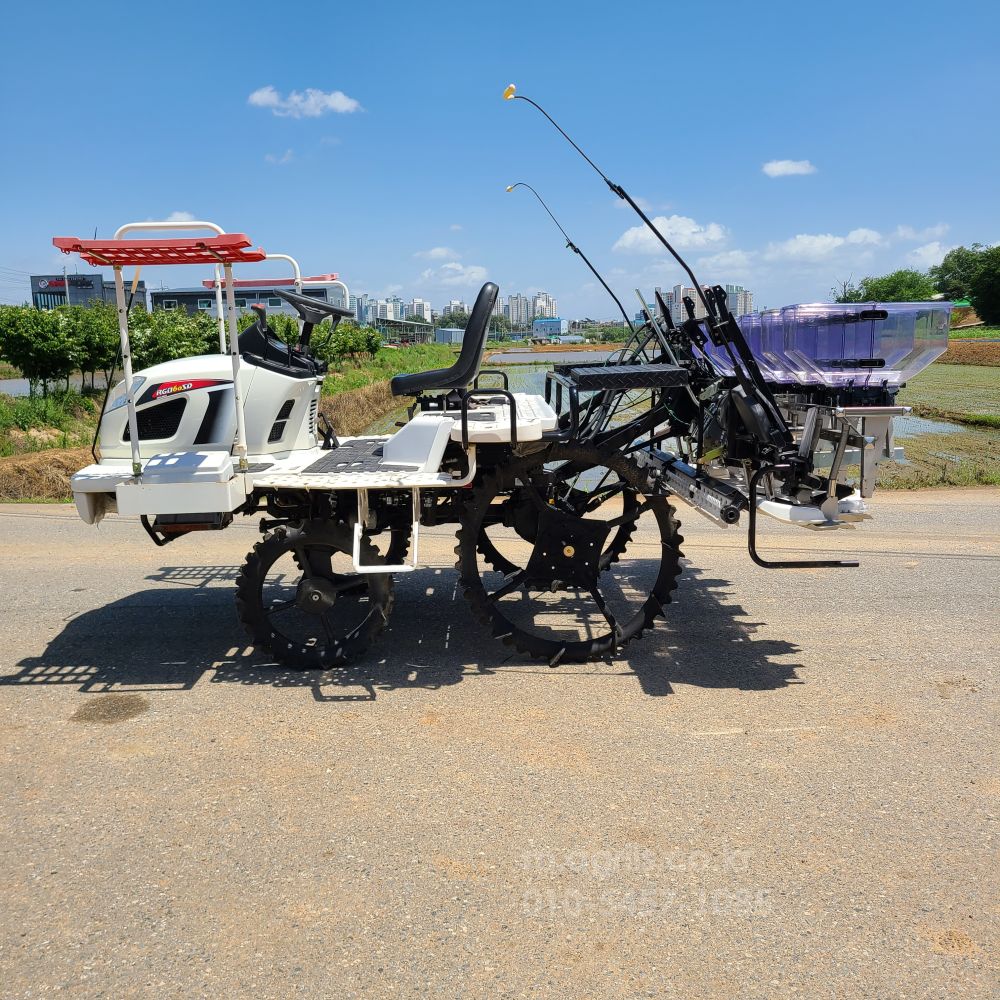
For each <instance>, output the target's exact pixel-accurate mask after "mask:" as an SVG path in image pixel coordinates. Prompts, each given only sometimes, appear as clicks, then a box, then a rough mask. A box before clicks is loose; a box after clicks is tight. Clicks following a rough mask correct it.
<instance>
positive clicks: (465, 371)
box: [391, 281, 500, 396]
mask: <svg viewBox="0 0 1000 1000" xmlns="http://www.w3.org/2000/svg"><path fill="white" fill-rule="evenodd" d="M499 292H500V289H499V288H498V287H497V286H496V285H494V284H493V282H492V281H487V282H486V284H485V285H483V287H482V288H481V289H480V290H479V295H478V296H477V297H476V304H475V305H474V306H473V307H472V315H470V316H469V322H468V324H467V325H466V327H465V336H464V337H463V338H462V350H461V351H459V354H458V359H457V360H456V362H455V363H454V364H453V365H452V366H451V367H450V368H435V369H433V370H432V371H429V372H413V373H412V374H409V375H394V376H393V378H392V382H391V386H392V394H393V395H394V396H416V395H417V393H420V392H427V391H429V390H431V389H465V388H466V387H467V386H469V385H471V384H472V382H473V381H474V380H475V378H476V376H477V375H478V374H479V366H480V364H481V363H482V360H483V351H484V350H485V349H486V335H487V333H488V332H489V328H490V316H491V315H492V314H493V306H494V304H495V303H496V300H497V295H498V294H499Z"/></svg>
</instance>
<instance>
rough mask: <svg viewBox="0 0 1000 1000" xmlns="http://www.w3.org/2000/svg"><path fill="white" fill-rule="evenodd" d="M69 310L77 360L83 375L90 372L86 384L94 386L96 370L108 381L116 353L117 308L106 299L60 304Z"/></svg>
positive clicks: (117, 346)
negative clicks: (71, 304) (79, 303)
mask: <svg viewBox="0 0 1000 1000" xmlns="http://www.w3.org/2000/svg"><path fill="white" fill-rule="evenodd" d="M60 308H62V309H68V310H70V311H71V312H72V314H73V336H74V339H75V341H76V353H77V364H78V365H79V368H80V373H81V374H82V375H83V376H86V375H87V374H88V373H89V374H90V387H91V389H93V388H95V385H94V381H95V377H96V375H97V372H99V371H100V372H103V373H104V380H105V382H110V381H111V378H112V375H113V371H112V369H113V368H114V365H115V359H116V358H117V357H118V348H119V335H118V309H117V307H116V306H114V305H112V304H111V303H110V302H94V303H93V304H92V305H90V306H62V307H60Z"/></svg>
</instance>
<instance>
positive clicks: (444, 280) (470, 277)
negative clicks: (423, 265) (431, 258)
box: [420, 260, 486, 287]
mask: <svg viewBox="0 0 1000 1000" xmlns="http://www.w3.org/2000/svg"><path fill="white" fill-rule="evenodd" d="M420 280H421V281H425V282H428V283H430V284H435V285H444V286H447V287H456V286H466V285H477V284H480V283H481V282H483V281H485V280H486V268H485V267H481V266H480V265H479V264H459V263H458V261H454V260H453V261H450V262H449V263H447V264H442V265H441V266H440V267H437V268H433V267H429V268H427V270H426V271H424V272H422V273H421V275H420Z"/></svg>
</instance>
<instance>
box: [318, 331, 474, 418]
mask: <svg viewBox="0 0 1000 1000" xmlns="http://www.w3.org/2000/svg"><path fill="white" fill-rule="evenodd" d="M454 363H455V351H454V350H453V348H452V347H451V346H450V345H448V344H413V345H412V346H410V347H399V348H395V349H394V348H389V347H383V348H382V349H381V350H380V351H379V352H378V353H377V354H376V355H375V357H374V358H372V359H370V360H365V361H361V362H358V363H357V364H355V363H353V362H345V363H344V365H343V367H341V368H340V369H338V370H336V371H334V369H333V366H332V365H331V366H330V371H329V372H328V373H327V376H326V379H325V381H324V382H323V395H324V396H334V395H336V394H338V393H341V392H346V391H349V390H351V389H362V388H364V387H365V386H368V385H372V384H373V383H375V382H387V381H388V380H389V379H391V378H392V376H393V375H402V374H404V373H406V372H425V371H427V370H429V369H431V368H450V367H451V366H452V365H453V364H454ZM376 416H378V414H376ZM372 419H375V417H373V418H372Z"/></svg>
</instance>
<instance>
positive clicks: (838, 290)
mask: <svg viewBox="0 0 1000 1000" xmlns="http://www.w3.org/2000/svg"><path fill="white" fill-rule="evenodd" d="M830 296H831V297H832V298H833V301H834V302H863V301H864V295H863V294H862V292H861V289H860V288H859V287H858V286H857V285H856V284H854V275H853V274H852V275H851V276H850V277H849V278H846V279H844V280H841V281H838V282H837V284H836V285H834V286H833V288H831V289H830Z"/></svg>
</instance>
